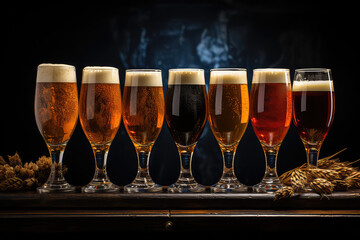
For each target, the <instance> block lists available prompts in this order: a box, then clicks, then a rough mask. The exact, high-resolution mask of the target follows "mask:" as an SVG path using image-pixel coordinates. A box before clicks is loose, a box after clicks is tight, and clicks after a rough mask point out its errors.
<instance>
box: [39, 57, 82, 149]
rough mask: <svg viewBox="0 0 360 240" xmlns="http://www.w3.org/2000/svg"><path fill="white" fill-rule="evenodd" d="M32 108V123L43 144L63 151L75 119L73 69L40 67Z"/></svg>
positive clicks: (75, 89) (75, 94)
mask: <svg viewBox="0 0 360 240" xmlns="http://www.w3.org/2000/svg"><path fill="white" fill-rule="evenodd" d="M34 107H35V119H36V124H37V126H38V129H39V131H40V133H41V135H42V136H43V138H44V140H45V142H46V144H47V145H48V146H54V147H55V146H56V147H58V148H63V149H65V146H66V143H67V142H68V141H69V139H70V137H71V135H72V133H73V131H74V129H75V126H76V122H77V119H78V93H77V86H76V74H75V67H73V66H70V65H65V64H40V65H39V66H38V74H37V79H36V91H35V106H34ZM63 149H62V150H63Z"/></svg>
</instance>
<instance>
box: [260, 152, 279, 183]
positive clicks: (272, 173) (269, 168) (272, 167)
mask: <svg viewBox="0 0 360 240" xmlns="http://www.w3.org/2000/svg"><path fill="white" fill-rule="evenodd" d="M279 148H280V145H279V146H276V147H264V152H265V156H266V170H265V176H264V179H268V178H278V175H277V173H276V162H277V156H278V153H279Z"/></svg>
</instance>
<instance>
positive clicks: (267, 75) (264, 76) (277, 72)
mask: <svg viewBox="0 0 360 240" xmlns="http://www.w3.org/2000/svg"><path fill="white" fill-rule="evenodd" d="M252 83H290V71H289V69H282V68H262V69H254V74H253V80H252Z"/></svg>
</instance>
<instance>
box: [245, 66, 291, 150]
mask: <svg viewBox="0 0 360 240" xmlns="http://www.w3.org/2000/svg"><path fill="white" fill-rule="evenodd" d="M284 71H286V70H283V69H273V70H267V69H255V70H254V76H253V82H252V87H251V93H250V115H251V123H252V126H253V129H254V131H255V134H256V136H257V137H258V139H259V141H260V142H261V143H262V144H264V145H266V146H277V145H279V144H280V143H281V142H282V141H283V139H284V137H285V135H286V133H287V132H288V129H289V127H290V123H291V117H292V93H291V83H290V80H289V77H288V72H287V74H285V73H284Z"/></svg>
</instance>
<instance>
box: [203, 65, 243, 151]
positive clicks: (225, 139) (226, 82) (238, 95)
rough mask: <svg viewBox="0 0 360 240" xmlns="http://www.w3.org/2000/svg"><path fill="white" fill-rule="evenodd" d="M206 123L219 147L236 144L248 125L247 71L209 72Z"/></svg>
mask: <svg viewBox="0 0 360 240" xmlns="http://www.w3.org/2000/svg"><path fill="white" fill-rule="evenodd" d="M208 99H209V101H208V103H209V105H208V109H209V121H210V126H211V129H212V131H213V133H214V135H215V138H216V139H217V141H218V142H219V144H220V147H226V146H233V145H235V144H237V143H239V141H240V139H241V138H242V136H243V134H244V132H245V130H246V127H247V124H248V122H249V92H248V86H247V77H246V70H245V69H244V70H242V71H241V70H239V71H231V70H230V71H226V69H225V70H216V71H213V70H212V71H211V72H210V85H209V97H208Z"/></svg>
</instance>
